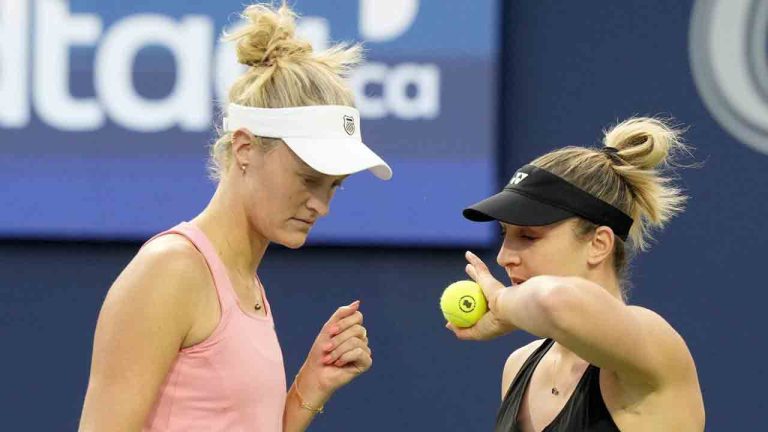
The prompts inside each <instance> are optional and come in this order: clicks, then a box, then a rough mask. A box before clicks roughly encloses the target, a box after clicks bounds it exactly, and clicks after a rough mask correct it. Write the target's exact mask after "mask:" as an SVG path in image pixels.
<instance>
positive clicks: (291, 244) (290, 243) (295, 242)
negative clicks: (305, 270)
mask: <svg viewBox="0 0 768 432" xmlns="http://www.w3.org/2000/svg"><path fill="white" fill-rule="evenodd" d="M307 234H308V233H303V232H292V233H287V234H283V235H280V236H278V238H276V239H274V240H272V241H273V242H275V243H277V244H279V245H281V246H285V247H287V248H288V249H298V248H300V247H302V246H304V243H306V242H307Z"/></svg>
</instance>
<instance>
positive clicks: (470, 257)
mask: <svg viewBox="0 0 768 432" xmlns="http://www.w3.org/2000/svg"><path fill="white" fill-rule="evenodd" d="M464 256H465V257H466V258H467V261H468V262H469V264H470V265H471V266H472V267H474V269H475V271H476V272H477V271H479V272H480V273H490V272H489V270H488V266H486V265H485V263H484V262H483V260H481V259H480V258H479V257H478V256H477V255H475V254H473V253H472V252H470V251H467V252H466V253H465V254H464Z"/></svg>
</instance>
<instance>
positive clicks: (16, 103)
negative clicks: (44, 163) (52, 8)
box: [0, 0, 30, 128]
mask: <svg viewBox="0 0 768 432" xmlns="http://www.w3.org/2000/svg"><path fill="white" fill-rule="evenodd" d="M27 28H29V5H28V0H17V1H2V2H0V126H3V127H9V128H21V127H24V126H25V125H27V124H28V123H29V109H30V108H29V99H28V98H27V94H28V89H29V81H28V79H27V75H28V74H27V57H26V55H25V53H27V52H29V48H28V41H27V38H26V37H24V33H25V31H26V29H27Z"/></svg>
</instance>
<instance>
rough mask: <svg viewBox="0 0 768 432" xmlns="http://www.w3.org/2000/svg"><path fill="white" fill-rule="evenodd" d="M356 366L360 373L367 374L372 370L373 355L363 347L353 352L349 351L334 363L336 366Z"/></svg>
mask: <svg viewBox="0 0 768 432" xmlns="http://www.w3.org/2000/svg"><path fill="white" fill-rule="evenodd" d="M350 364H351V365H354V366H355V367H356V368H357V370H358V371H360V372H361V373H362V372H365V371H367V370H368V369H370V367H371V365H372V364H373V358H372V357H371V353H370V352H368V351H366V350H365V349H363V348H362V347H358V348H355V349H353V350H351V351H347V352H345V353H344V354H342V356H341V357H339V359H338V360H336V362H335V363H334V365H335V366H339V367H342V366H347V365H350Z"/></svg>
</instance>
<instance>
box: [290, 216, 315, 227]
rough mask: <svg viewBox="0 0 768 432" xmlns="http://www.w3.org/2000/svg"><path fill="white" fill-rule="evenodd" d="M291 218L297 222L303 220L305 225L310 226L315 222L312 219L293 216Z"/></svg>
mask: <svg viewBox="0 0 768 432" xmlns="http://www.w3.org/2000/svg"><path fill="white" fill-rule="evenodd" d="M293 220H295V221H298V222H303V223H305V224H307V225H310V226H311V225H314V224H315V221H314V220H312V219H301V218H293Z"/></svg>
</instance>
